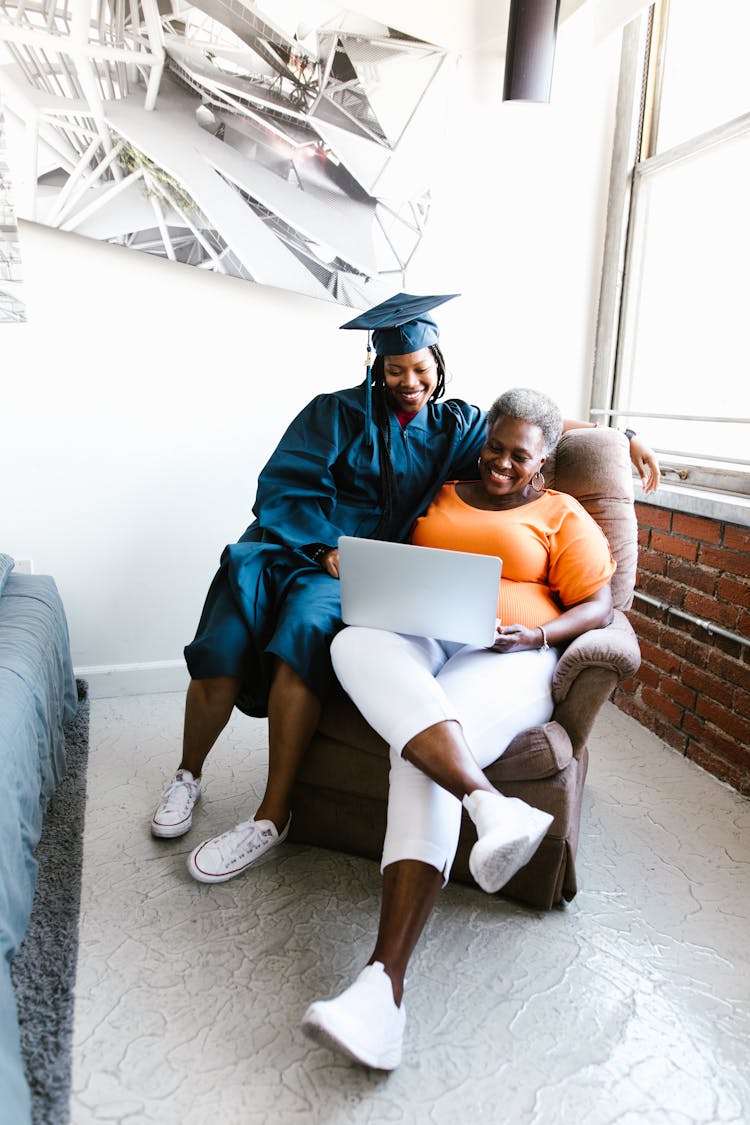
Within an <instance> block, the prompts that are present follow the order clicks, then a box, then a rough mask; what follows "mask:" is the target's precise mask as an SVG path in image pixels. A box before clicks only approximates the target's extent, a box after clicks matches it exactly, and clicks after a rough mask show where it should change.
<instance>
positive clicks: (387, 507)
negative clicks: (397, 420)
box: [372, 344, 445, 539]
mask: <svg viewBox="0 0 750 1125" xmlns="http://www.w3.org/2000/svg"><path fill="white" fill-rule="evenodd" d="M430 351H431V352H432V355H433V357H434V359H435V365H436V367H437V383H436V385H435V390H434V391H433V392H432V395H431V396H430V402H437V400H438V399H439V398H441V397H442V396H443V394H444V393H445V359H444V358H443V353H442V352H441V350H440V348H439V347H438V345H437V344H432V345H430ZM384 371H385V360H384V358H383V356H382V355H378V356H375V361H374V363H373V365H372V383H373V389H374V394H373V407H374V410H373V416H374V420H375V426H376V429H377V432H378V454H379V456H378V461H379V464H380V503H381V508H382V510H381V513H380V519H379V520H378V525H377V527H376V528H375V531H374V532H373V538H374V539H381V538H385V537H386V535H387V534H388V533H389V532H390V524H391V519H392V518H393V497H394V493H395V481H394V477H393V461H392V460H391V422H390V411H389V409H388V400H387V398H386V386H385V374H384Z"/></svg>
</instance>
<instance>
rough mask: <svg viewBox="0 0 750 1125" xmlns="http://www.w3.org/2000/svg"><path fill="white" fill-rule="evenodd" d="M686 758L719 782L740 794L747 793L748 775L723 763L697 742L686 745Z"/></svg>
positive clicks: (749, 776)
mask: <svg viewBox="0 0 750 1125" xmlns="http://www.w3.org/2000/svg"><path fill="white" fill-rule="evenodd" d="M686 756H687V757H688V758H689V759H690V761H691V762H695V764H696V765H697V766H701V768H702V769H704V770H706V771H707V772H708V773H710V774H713V776H714V777H717V778H718V779H719V781H726V782H727V783H728V784H729V785H733V786H734V788H735V789H737V790H739V792H740V793H742V792H747V785H748V782H750V775H748V774H747V773H746V771H744V770H743V769H741V768H740V767H738V766H732V765H730V764H729V763H728V762H725V761H723V760H722V759H721V758H720V757H719V756H718V755H717V754H712V753H711V751H710V750H706V749H705V747H703V746H699V745H698V743H697V742H689V743H688V747H687V755H686Z"/></svg>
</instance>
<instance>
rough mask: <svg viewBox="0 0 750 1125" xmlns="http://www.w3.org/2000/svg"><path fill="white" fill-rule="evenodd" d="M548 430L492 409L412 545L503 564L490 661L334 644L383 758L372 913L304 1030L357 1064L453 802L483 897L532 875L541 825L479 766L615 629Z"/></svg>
mask: <svg viewBox="0 0 750 1125" xmlns="http://www.w3.org/2000/svg"><path fill="white" fill-rule="evenodd" d="M561 431H562V419H561V416H560V411H559V410H558V408H557V407H556V405H555V404H554V403H553V402H552V401H551V400H550V399H549V398H547V396H546V395H543V394H540V393H538V392H536V391H530V390H525V389H516V390H512V391H508V392H507V393H506V394H504V395H502V396H501V397H500V398H499V399H498V400H497V401H496V402H495V403H494V405H493V406H492V408H491V410H490V411H489V414H488V418H487V439H486V442H485V444H484V446H483V447H482V450H481V453H480V456H479V473H480V480H478V481H464V482H455V481H454V482H450V483H448V484H446V485H444V486H443V488H442V490H441V491H440V492H439V493H438V495H437V497H436V498H435V500H434V501H433V503H432V504H431V505H430V507H429V509H428V510H427V513H426V514H425V515H424V516H423V517H422V518H421V519H419V520H418V521H417V523H416V526H415V528H414V531H413V534H412V542H413V543H416V544H420V545H423V546H428V547H443V548H449V549H453V550H463V551H471V552H474V553H484V554H490V555H498V556H499V557H500V558H501V559H502V560H503V571H502V579H501V582H500V590H499V599H498V618H499V624H498V629H497V634H496V639H495V643H494V645H493V646H492V648H489V649H477V648H473V647H471V646H468V645H460V644H454V643H448V642H443V641H438V640H434V639H432V638H428V637H413V636H404V635H402V634H397V633H389V632H386V631H383V630H377V629H364V628H358V627H354V628H348V629H344V630H343V632H341V633H339V635H338V636H337V637H336V638H335V639H334V641H333V645H332V649H331V654H332V658H333V664H334V668H335V670H336V674H337V675H338V677H339V679H340V681H341V683H342V684H343V686H344V688H345V689H346V691H347V692H348V694H349V695H350V696H351V698H352V699H353V700H354V702H355V703H356V704H357V706H358V707H359V709H360V711H361V712H362V714H363V715H364V716H365V718H366V719H367V720H368V722H369V723H370V725H371V726H372V727H373V728H374V729H375V730H376V731H378V733H379V734H380V735H381V736H382V737H383V738H384V739H385V740H386V741H387V742H388V744H389V746H390V749H391V773H390V790H389V802H388V826H387V830H386V838H385V843H384V847H383V859H382V866H381V869H382V872H383V899H382V905H381V915H380V927H379V931H378V937H377V941H376V944H375V948H374V951H373V954H372V957H371V958H370V961H369V963H368V965H367V966H366V968H365V969H364V970H363V972H362V973H361V974H360V976H359V977H358V978H357V980H356V981H355V982H354V984H353V985H351V986H350V988H348V989H347V990H346V991H345V992H343V993H342V994H341V995H340V996H338V997H337V998H335V999H333V1000H329V1001H318V1002H317V1003H314V1004H312V1005H311V1007H310V1008H309V1009H308V1012H307V1014H306V1016H305V1019H304V1021H303V1026H305V1027H306V1029H307V1030H308V1031H309V1032H311V1033H313V1034H316V1035H319V1036H321V1037H323V1038H324V1039H326V1040H327V1041H329V1042H332V1043H333V1044H334V1045H335V1046H337V1047H338V1048H340V1049H342V1050H343V1051H344V1052H345V1053H347V1054H349V1055H350V1056H352V1057H353V1058H355V1059H358V1060H359V1061H360V1062H363V1063H365V1064H366V1065H369V1066H374V1067H380V1068H383V1069H392V1068H393V1067H394V1066H397V1065H398V1062H399V1060H400V1057H401V1043H402V1038H403V1030H404V1021H405V1014H404V1007H403V1005H402V1003H401V1000H402V994H403V984H404V972H405V969H406V965H407V962H408V960H409V957H410V955H411V953H412V951H413V949H414V946H415V945H416V942H417V940H418V938H419V935H420V933H421V931H422V928H423V926H424V924H425V922H426V920H427V918H428V916H429V913H430V911H431V909H432V906H433V905H434V902H435V900H436V898H437V895H438V893H439V890H440V887H441V886H442V885H443V883H444V882H445V881H446V880H447V878H448V875H449V872H450V867H451V864H452V862H453V858H454V856H455V851H456V847H457V844H458V835H459V828H460V820H461V806H462V804H463V806H464V807H465V808H466V809H467V811H468V813H469V816H470V817H471V819H472V820H473V822H474V824H475V826H476V829H477V835H478V839H477V842H476V844H475V845H474V847H473V849H472V852H471V857H470V868H471V871H472V873H473V875H474V877H475V879H476V880H477V882H478V883H479V885H480V886H481V887H482V888H483V889H485V890H487V891H497V890H499V889H500V888H501V887H502V886H504V884H505V883H506V882H507V881H508V880H509V879H510V878H511V877H512V876H513V875H514V874H515V872H516V871H518V870H519V868H521V867H522V866H524V864H526V863H527V862H528V861H529V859H530V858H531V856H532V855H533V854H534V852H535V851H536V849H537V848H538V846H539V844H540V843H541V841H542V839H543V837H544V835H545V833H546V831H547V829H548V827H549V825H550V823H551V820H552V818H551V817H550V816H549V815H548V814H547V813H544V812H542V811H541V810H539V809H535V808H532V807H531V806H529V805H527V804H526V803H525V802H523V801H520V800H518V799H516V798H506V797H504V796H503V795H502V794H501V793H499V792H498V791H497V790H496V789H495V788H494V787H493V786H492V784H491V783H490V782H489V781H488V779H487V777H486V776H485V774H484V772H483V768H484V767H485V766H487V765H489V764H490V763H491V762H493V761H495V760H496V759H497V758H498V757H499V755H500V753H502V750H503V748H504V747H506V746H508V744H509V743H510V742H511V741H512V739H513V738H514V737H515V736H516V734H518V733H520V732H521V731H522V730H525V729H527V728H528V727H529V726H533V725H536V724H538V723H544V722H546V721H547V720H548V719H549V718H550V716H551V714H552V695H551V683H552V674H553V671H554V668H555V664H556V662H557V656H558V652H557V650H558V649H559V647H560V646H563V645H565V644H567V643H568V642H569V641H571V640H573V638H574V637H577V636H578V635H579V634H580V633H583V632H585V631H587V630H588V629H594V628H599V627H602V626H604V625H607V624H609V622H610V621H611V618H612V599H611V594H610V586H609V582H610V578H611V576H612V574H613V572H614V569H615V563H614V561H613V559H612V556H611V553H610V550H609V545H608V543H607V541H606V539H605V537H604V535H603V533H602V532H601V530H600V528H599V527H598V525H597V524H596V523H595V522H594V520H593V519H592V518H591V517H590V516H589V515H588V513H587V512H586V511H585V510H584V509H583V508H582V507H581V505H580V504H578V502H577V501H576V500H574V499H573V498H572V497H570V496H567V495H565V494H564V493H559V492H555V491H553V490H551V489H547V490H545V485H544V478H543V476H542V472H541V470H542V466H543V464H544V461H545V459H546V456H547V454H548V452H549V451H550V450H552V449H554V447H555V445H556V444H557V442H558V440H559V437H560V434H561Z"/></svg>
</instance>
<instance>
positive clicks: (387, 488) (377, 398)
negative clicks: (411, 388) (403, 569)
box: [372, 355, 395, 539]
mask: <svg viewBox="0 0 750 1125" xmlns="http://www.w3.org/2000/svg"><path fill="white" fill-rule="evenodd" d="M372 380H373V384H374V388H373V389H374V392H375V393H374V395H373V407H374V411H373V415H374V419H375V427H376V429H377V432H378V464H379V466H380V505H381V512H380V519H379V520H378V525H377V527H376V528H375V531H374V532H373V538H374V539H383V538H385V537H386V536H385V532H386V529H388V528H389V527H390V523H391V517H392V516H393V493H394V491H395V484H394V480H393V462H392V460H391V421H390V416H389V412H388V403H387V401H386V397H385V379H384V378H383V357H382V356H380V355H378V356H376V357H375V362H374V363H373V365H372Z"/></svg>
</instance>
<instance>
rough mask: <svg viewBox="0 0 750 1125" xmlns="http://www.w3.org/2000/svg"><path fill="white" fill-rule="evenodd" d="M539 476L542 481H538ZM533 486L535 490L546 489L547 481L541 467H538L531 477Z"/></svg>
mask: <svg viewBox="0 0 750 1125" xmlns="http://www.w3.org/2000/svg"><path fill="white" fill-rule="evenodd" d="M537 477H538V478H539V481H540V482H541V483H539V482H538V481H537ZM531 487H532V488H533V489H534V492H544V491H545V490H546V488H547V482H546V481H545V479H544V473H543V472H542V471H541V470H540V469H537V471H536V472H535V473H534V475H533V477H532V478H531Z"/></svg>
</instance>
